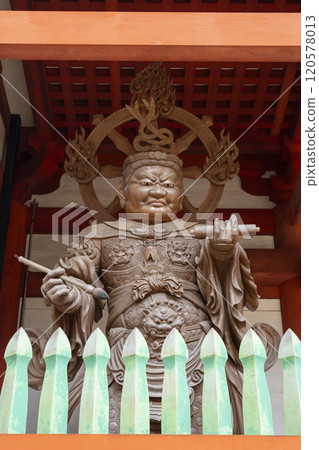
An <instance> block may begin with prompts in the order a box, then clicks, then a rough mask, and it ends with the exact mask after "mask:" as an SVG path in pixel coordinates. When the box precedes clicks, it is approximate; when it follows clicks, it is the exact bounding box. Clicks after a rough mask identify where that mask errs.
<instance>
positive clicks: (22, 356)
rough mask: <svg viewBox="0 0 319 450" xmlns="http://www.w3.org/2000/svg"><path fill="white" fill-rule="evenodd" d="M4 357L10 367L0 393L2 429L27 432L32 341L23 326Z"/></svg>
mask: <svg viewBox="0 0 319 450" xmlns="http://www.w3.org/2000/svg"><path fill="white" fill-rule="evenodd" d="M4 358H5V360H6V364H7V370H6V374H5V377H4V381H3V385H2V391H1V396H0V433H21V434H24V433H25V428H26V422H27V410H28V365H29V362H30V359H31V358H32V348H31V342H30V340H29V338H28V335H27V333H26V332H25V331H24V329H23V328H19V330H18V331H17V332H16V333H15V334H14V335H13V336H12V338H11V339H10V341H9V343H8V345H7V348H6V351H5V354H4Z"/></svg>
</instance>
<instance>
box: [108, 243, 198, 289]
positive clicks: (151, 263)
mask: <svg viewBox="0 0 319 450" xmlns="http://www.w3.org/2000/svg"><path fill="white" fill-rule="evenodd" d="M199 251H200V242H199V241H197V240H195V239H186V238H183V237H177V238H173V239H136V238H127V239H119V238H117V237H114V238H109V239H104V240H103V241H102V248H101V261H102V267H101V269H102V271H103V272H104V273H103V275H102V279H103V281H104V283H105V285H106V286H107V288H110V289H114V288H117V287H119V286H122V285H124V284H128V283H132V282H134V281H138V280H140V279H141V278H144V277H147V276H151V275H156V274H160V275H162V276H165V275H173V276H174V277H176V278H177V279H179V280H187V281H190V282H192V283H196V271H195V267H196V257H197V256H199Z"/></svg>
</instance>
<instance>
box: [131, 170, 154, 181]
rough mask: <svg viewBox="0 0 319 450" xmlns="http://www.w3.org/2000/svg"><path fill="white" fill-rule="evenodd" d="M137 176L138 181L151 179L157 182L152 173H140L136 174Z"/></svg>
mask: <svg viewBox="0 0 319 450" xmlns="http://www.w3.org/2000/svg"><path fill="white" fill-rule="evenodd" d="M135 176H136V178H137V179H138V180H142V179H143V178H149V179H150V180H152V181H155V180H156V176H155V175H153V174H151V173H147V172H140V173H138V174H136V175H135Z"/></svg>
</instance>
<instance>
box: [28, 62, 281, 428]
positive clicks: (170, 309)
mask: <svg viewBox="0 0 319 450" xmlns="http://www.w3.org/2000/svg"><path fill="white" fill-rule="evenodd" d="M132 93H133V95H134V96H133V100H132V103H131V106H127V107H126V108H123V109H121V110H119V111H116V112H115V113H113V114H112V115H111V116H109V117H107V118H105V119H102V120H101V121H100V122H99V124H98V125H97V126H96V128H95V129H94V130H93V131H92V133H91V134H90V135H89V136H88V138H87V139H85V137H84V134H83V133H82V134H80V135H78V136H77V137H76V139H75V141H73V143H72V144H73V146H75V147H76V149H77V150H79V151H80V152H81V154H82V155H83V156H85V158H86V159H87V160H88V161H90V165H88V164H84V163H83V161H82V160H81V159H80V158H79V156H78V154H77V153H76V152H74V150H73V149H72V147H71V146H69V147H68V148H67V155H68V158H69V159H68V161H66V164H65V167H66V171H67V172H68V173H69V174H71V175H72V176H74V177H75V179H76V180H77V181H78V182H79V186H80V189H81V193H82V196H83V199H84V202H85V204H86V206H88V208H90V209H95V210H96V211H98V213H97V218H98V219H100V220H101V221H102V223H99V224H98V225H97V226H95V227H89V229H86V230H85V231H84V232H83V233H82V234H81V237H80V241H79V242H80V245H79V246H78V247H76V248H69V249H68V250H67V252H66V255H65V256H64V257H63V258H61V259H60V261H59V263H58V265H57V266H56V268H55V270H53V271H51V272H50V273H49V274H47V275H46V277H45V278H44V280H43V285H42V293H43V296H44V300H45V302H46V303H47V304H48V305H52V313H53V319H54V320H55V324H54V327H53V329H54V330H55V329H56V328H58V327H61V328H62V329H63V330H64V331H65V333H66V334H67V336H68V337H69V339H70V341H71V347H72V357H71V361H70V364H69V369H68V370H69V378H70V379H73V378H74V383H73V387H72V388H71V391H70V413H72V411H73V410H74V408H75V406H76V405H77V404H78V402H79V400H80V393H81V389H82V384H83V367H84V364H83V359H82V355H83V348H84V345H85V343H86V341H87V339H88V338H89V336H90V334H91V331H92V325H93V321H98V320H99V319H100V318H101V315H102V309H103V308H106V310H107V313H108V321H107V328H106V336H107V338H108V342H109V344H110V348H111V356H110V361H109V364H108V384H109V395H110V399H109V401H110V421H109V425H110V431H111V432H113V433H116V432H118V431H119V420H120V399H121V391H122V385H123V379H124V368H125V367H124V362H123V359H122V356H121V355H122V350H123V346H124V344H125V341H126V338H127V337H128V335H129V334H130V333H131V331H132V329H134V328H135V327H137V328H138V329H139V330H140V331H141V333H142V334H143V336H144V338H145V339H146V341H147V344H148V347H149V354H150V359H149V361H148V363H147V366H146V367H147V379H148V389H149V396H150V419H151V430H152V431H153V432H159V431H160V417H161V394H162V387H163V375H164V364H163V362H162V359H161V352H162V344H163V342H164V340H165V338H166V337H167V335H168V334H169V332H170V331H171V330H172V329H173V328H176V329H177V330H178V331H179V332H180V333H181V335H182V337H183V338H184V340H185V342H186V344H187V348H188V355H189V357H188V360H187V362H186V376H187V381H188V386H189V397H190V405H191V411H192V432H193V433H200V432H201V430H202V419H201V398H202V385H203V364H202V362H201V359H200V348H201V344H202V342H203V340H204V338H205V336H206V335H207V333H208V332H209V331H210V330H211V328H214V329H215V330H216V331H217V332H218V334H219V335H220V336H221V338H222V339H223V341H224V343H225V345H226V348H227V352H228V361H227V363H226V373H227V381H228V386H229V393H230V398H231V402H232V409H233V418H234V432H236V433H242V432H243V426H242V409H241V392H242V379H241V375H240V372H241V370H242V366H241V362H240V360H239V356H238V350H239V345H240V342H241V340H242V337H243V336H244V334H245V332H246V322H245V319H244V318H243V315H242V312H243V307H244V306H247V307H248V308H249V309H251V310H255V309H256V308H257V306H258V295H257V290H256V285H255V284H254V281H253V279H252V276H251V274H250V265H249V261H248V258H247V255H246V253H245V251H244V250H243V248H242V247H241V246H240V245H239V243H238V233H239V231H238V224H237V223H236V221H234V220H231V221H227V223H224V222H223V221H220V222H219V221H215V223H214V225H213V227H212V231H211V233H210V237H211V239H202V237H205V233H204V236H203V232H202V230H201V231H200V233H202V234H200V233H199V234H196V227H195V225H196V223H195V222H194V221H193V222H186V223H185V222H183V221H182V220H179V219H176V218H175V219H174V220H170V219H171V218H172V217H174V214H176V213H177V212H179V211H181V210H182V209H183V210H184V211H190V212H192V213H194V214H195V213H196V212H213V211H214V209H215V208H216V206H217V204H218V201H219V199H220V197H221V194H222V191H223V187H224V184H225V182H226V181H227V179H230V178H232V177H233V176H234V175H236V174H237V173H238V170H239V166H238V162H237V160H236V158H237V155H238V149H237V147H236V146H233V147H231V149H230V150H228V151H227V152H226V153H223V152H225V150H226V149H227V147H228V146H229V145H230V144H231V142H230V140H229V136H226V137H225V136H224V134H223V133H222V135H221V139H220V141H218V140H217V139H216V137H215V136H214V134H213V133H212V132H211V130H210V129H209V127H208V125H211V124H212V122H211V120H210V119H209V118H207V117H204V118H203V119H202V120H200V119H198V118H196V117H195V116H193V115H192V114H190V113H188V112H187V111H184V110H182V109H180V108H177V107H176V106H174V99H175V96H174V91H173V90H172V88H171V86H170V80H169V79H168V77H167V76H166V74H165V72H163V71H162V70H161V67H160V66H159V65H158V64H153V65H152V66H150V67H148V68H146V69H145V70H144V71H143V72H142V73H141V74H140V75H139V76H138V77H137V79H136V80H134V81H133V83H132ZM161 117H169V118H171V119H173V120H177V121H179V122H181V123H183V124H184V125H186V126H188V127H189V129H190V131H189V132H188V133H186V134H185V135H184V136H183V137H182V138H180V139H178V140H177V141H176V142H175V141H174V137H173V134H172V132H171V131H169V130H167V129H165V128H158V125H157V121H158V119H160V118H161ZM134 118H135V119H137V120H138V121H139V124H140V125H139V132H138V135H137V136H136V138H135V139H134V141H133V143H132V144H131V143H130V142H129V141H128V140H127V139H125V138H124V137H123V136H121V135H120V134H119V133H118V132H117V131H115V128H116V127H117V126H118V125H120V124H122V123H124V122H125V121H128V120H132V119H134ZM105 136H108V137H109V138H110V139H112V141H113V142H114V144H115V145H116V147H117V148H118V149H119V150H121V151H124V153H126V154H127V156H128V157H127V159H126V160H125V162H124V165H123V168H122V170H123V181H122V183H121V184H120V186H119V193H120V195H119V197H117V198H116V199H114V200H113V201H112V202H111V204H110V205H109V206H108V207H107V208H106V209H104V207H103V206H102V204H101V202H100V201H99V200H98V198H97V196H96V194H95V191H94V187H93V183H92V180H93V178H94V177H95V176H97V174H98V171H101V173H102V174H103V176H107V175H108V174H114V169H113V168H110V166H107V167H106V168H103V167H102V168H100V167H99V165H98V160H97V158H96V156H95V152H96V150H97V148H98V146H99V145H100V143H101V142H102V140H103V139H104V137H105ZM197 136H198V137H199V138H200V139H201V141H202V142H203V144H204V146H205V148H206V150H207V152H208V158H207V161H206V165H205V167H204V169H203V170H202V171H201V170H200V169H198V168H197V169H196V170H193V177H194V178H196V177H197V176H198V175H201V174H202V175H203V176H205V177H206V178H207V179H208V180H209V181H210V183H211V184H210V188H209V191H208V193H207V195H206V197H205V198H204V200H203V203H202V205H201V206H200V207H199V208H198V209H197V210H196V208H194V207H193V206H192V205H191V203H190V201H189V200H188V199H187V197H186V196H183V171H182V161H181V160H180V158H179V157H178V156H177V155H178V154H179V153H181V152H182V151H184V150H186V149H187V148H188V146H189V145H190V143H191V142H192V141H193V140H194V139H195V137H197ZM214 161H216V162H215V163H214ZM213 163H214V165H212V164H213ZM211 165H212V167H211ZM189 174H190V171H189V169H188V171H187V175H188V176H189ZM121 207H122V208H124V209H125V211H126V212H128V213H131V214H135V213H144V214H147V215H148V217H149V222H150V224H149V225H144V226H142V225H141V223H140V222H138V221H136V220H127V221H125V228H126V233H125V236H123V233H122V232H123V230H122V228H121V226H123V222H120V221H115V220H114V217H113V214H114V213H115V212H116V211H118V210H119V209H120V208H121ZM158 214H160V215H161V217H162V223H161V224H160V225H161V226H160V228H159V227H158V225H159V224H156V223H155V222H156V217H157V215H158ZM175 217H176V216H175ZM194 227H195V228H194ZM191 230H193V231H192V233H191ZM252 232H256V229H254V230H252ZM121 233H122V234H121ZM198 236H199V237H198ZM200 237H201V238H200ZM64 273H65V274H66V275H67V276H72V277H76V278H78V279H80V280H83V281H84V282H85V283H87V284H90V285H94V286H95V287H96V288H103V289H106V291H107V292H108V294H109V300H108V301H106V300H105V299H102V298H101V297H100V296H98V295H95V296H94V292H93V294H90V293H88V292H86V291H85V290H84V289H82V288H81V287H79V286H74V285H70V284H68V283H66V284H65V283H64V282H63V281H62V280H61V279H60V278H59V277H60V276H61V275H63V274H64ZM255 330H256V331H257V332H258V333H259V335H262V336H263V337H264V341H265V346H266V348H267V353H268V360H267V367H268V368H269V367H270V366H271V365H272V364H273V363H274V362H275V360H276V351H275V349H276V348H277V347H278V343H279V336H278V334H277V333H276V332H275V330H273V329H272V328H271V327H269V326H268V325H265V324H257V325H255ZM28 333H29V336H30V337H31V340H33V341H35V340H36V339H37V338H38V336H39V333H38V332H37V331H36V330H32V331H30V330H29V332H28ZM45 342H46V338H44V337H43V338H41V339H39V340H38V341H37V343H36V344H35V347H36V349H37V351H36V352H35V353H34V357H33V361H32V365H31V366H30V371H29V372H30V382H31V386H33V387H35V388H39V387H40V386H41V378H42V376H43V369H44V367H43V360H42V359H41V354H42V351H43V348H44V345H45Z"/></svg>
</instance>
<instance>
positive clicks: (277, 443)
mask: <svg viewBox="0 0 319 450" xmlns="http://www.w3.org/2000/svg"><path fill="white" fill-rule="evenodd" d="M300 445H301V442H300V436H239V435H234V436H204V435H202V436H200V435H197V436H196V435H193V436H182V435H179V436H173V435H166V436H165V435H156V434H152V435H144V436H143V435H124V434H118V435H116V434H113V435H112V434H109V435H101V434H100V435H99V434H95V435H94V434H93V435H85V434H78V435H76V434H68V435H58V434H50V435H45V434H43V435H41V434H26V435H18V434H17V435H12V434H11V435H1V436H0V447H1V448H3V449H17V448H21V449H22V448H23V449H24V450H43V449H44V448H45V449H46V450H56V449H57V448H67V449H68V450H87V449H88V448H89V449H91V450H104V449H105V448H112V450H126V449H128V448H138V449H139V450H149V449H150V448H154V449H163V448H165V450H194V449H195V448H196V450H207V449H210V448H216V449H217V448H218V449H220V450H233V449H236V450H256V449H257V448H258V449H260V450H300Z"/></svg>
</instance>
